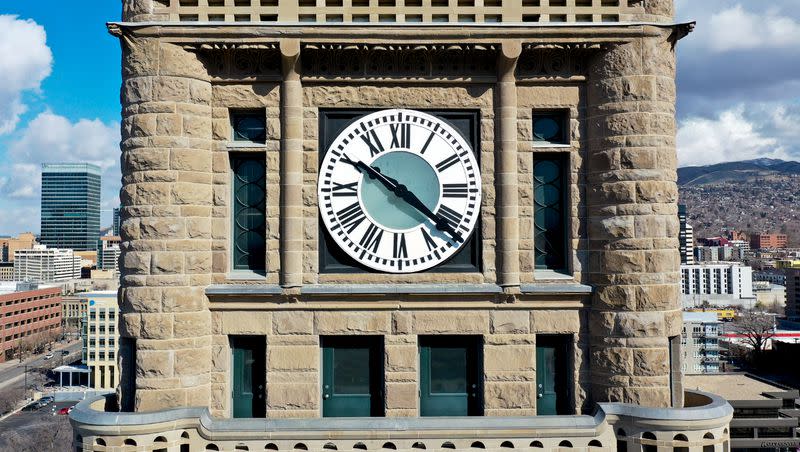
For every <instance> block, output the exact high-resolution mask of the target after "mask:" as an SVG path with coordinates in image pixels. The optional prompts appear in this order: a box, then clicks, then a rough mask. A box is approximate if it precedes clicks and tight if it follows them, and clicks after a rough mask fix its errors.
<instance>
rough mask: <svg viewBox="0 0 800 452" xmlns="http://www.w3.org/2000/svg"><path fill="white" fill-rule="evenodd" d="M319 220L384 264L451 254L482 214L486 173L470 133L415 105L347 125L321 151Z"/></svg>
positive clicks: (409, 268) (399, 269)
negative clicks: (470, 141)
mask: <svg viewBox="0 0 800 452" xmlns="http://www.w3.org/2000/svg"><path fill="white" fill-rule="evenodd" d="M317 194H318V199H319V209H320V213H321V214H322V220H323V222H324V224H325V227H326V229H327V230H328V233H329V234H330V236H331V237H332V238H333V240H334V241H335V242H336V243H337V244H338V245H339V246H340V247H341V248H342V250H344V251H345V252H346V253H347V254H348V255H349V256H350V257H352V258H353V259H355V260H356V261H358V262H360V263H361V264H363V265H365V266H367V267H369V268H372V269H375V270H378V271H383V272H389V273H412V272H419V271H423V270H427V269H429V268H432V267H434V266H436V265H438V264H440V263H443V262H445V261H446V260H448V259H449V258H450V257H452V256H453V255H454V254H455V253H456V252H457V251H458V250H459V249H460V248H461V246H463V244H464V242H465V241H466V240H467V239H468V238H469V237H470V235H471V234H472V231H473V230H474V228H475V225H476V223H477V222H478V215H479V213H480V204H481V177H480V170H479V168H478V162H477V160H476V158H475V155H474V153H473V151H472V148H471V147H470V145H469V144H468V143H467V141H466V140H464V138H463V137H462V136H461V135H460V134H459V133H458V132H457V131H456V130H455V129H454V128H453V127H452V126H450V125H449V124H448V123H447V122H445V121H442V120H441V119H439V118H436V117H435V116H432V115H429V114H427V113H422V112H419V111H414V110H383V111H379V112H375V113H371V114H369V115H366V116H364V117H362V118H359V119H357V120H356V121H354V122H353V123H352V124H350V125H349V126H348V127H347V128H345V129H344V131H342V132H341V133H340V134H339V136H337V137H336V139H335V140H334V141H333V143H332V144H331V146H330V148H329V149H327V152H326V153H325V156H324V157H323V159H322V163H321V165H320V172H319V182H318V187H317Z"/></svg>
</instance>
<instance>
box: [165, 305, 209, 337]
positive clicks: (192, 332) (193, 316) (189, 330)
mask: <svg viewBox="0 0 800 452" xmlns="http://www.w3.org/2000/svg"><path fill="white" fill-rule="evenodd" d="M173 315H174V325H173V331H174V335H175V337H178V338H180V337H195V336H203V335H206V334H208V333H209V332H210V331H211V313H210V312H208V311H199V312H176V313H174V314H173Z"/></svg>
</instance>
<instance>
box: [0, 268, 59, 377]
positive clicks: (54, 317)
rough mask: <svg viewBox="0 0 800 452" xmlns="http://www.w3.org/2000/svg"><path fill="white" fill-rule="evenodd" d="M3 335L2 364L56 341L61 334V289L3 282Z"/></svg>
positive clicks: (0, 295)
mask: <svg viewBox="0 0 800 452" xmlns="http://www.w3.org/2000/svg"><path fill="white" fill-rule="evenodd" d="M0 335H1V336H0V362H6V361H10V360H12V359H14V358H17V357H19V355H20V354H23V355H28V354H30V353H33V352H34V351H35V350H36V349H37V348H42V349H43V348H44V346H45V345H47V344H48V343H50V342H52V341H54V340H57V339H58V337H59V336H60V335H61V288H60V287H57V286H47V285H38V284H31V283H18V282H0ZM40 351H41V350H40Z"/></svg>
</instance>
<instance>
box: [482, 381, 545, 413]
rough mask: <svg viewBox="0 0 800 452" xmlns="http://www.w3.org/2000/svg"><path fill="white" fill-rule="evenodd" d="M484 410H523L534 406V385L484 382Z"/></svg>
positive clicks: (529, 383)
mask: <svg viewBox="0 0 800 452" xmlns="http://www.w3.org/2000/svg"><path fill="white" fill-rule="evenodd" d="M485 384H486V388H485V394H486V395H485V397H486V400H485V401H484V405H485V407H486V409H498V408H499V409H503V408H504V409H525V408H534V407H535V406H536V404H535V400H536V385H535V384H534V383H531V382H486V383H485Z"/></svg>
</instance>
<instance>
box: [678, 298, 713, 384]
mask: <svg viewBox="0 0 800 452" xmlns="http://www.w3.org/2000/svg"><path fill="white" fill-rule="evenodd" d="M721 328H722V322H721V321H720V320H719V318H718V316H717V313H716V312H684V313H683V332H682V334H681V350H682V352H683V362H682V364H681V365H682V368H683V373H684V374H708V373H716V372H719V371H720V355H719V351H720V349H719V335H720V329H721Z"/></svg>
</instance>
